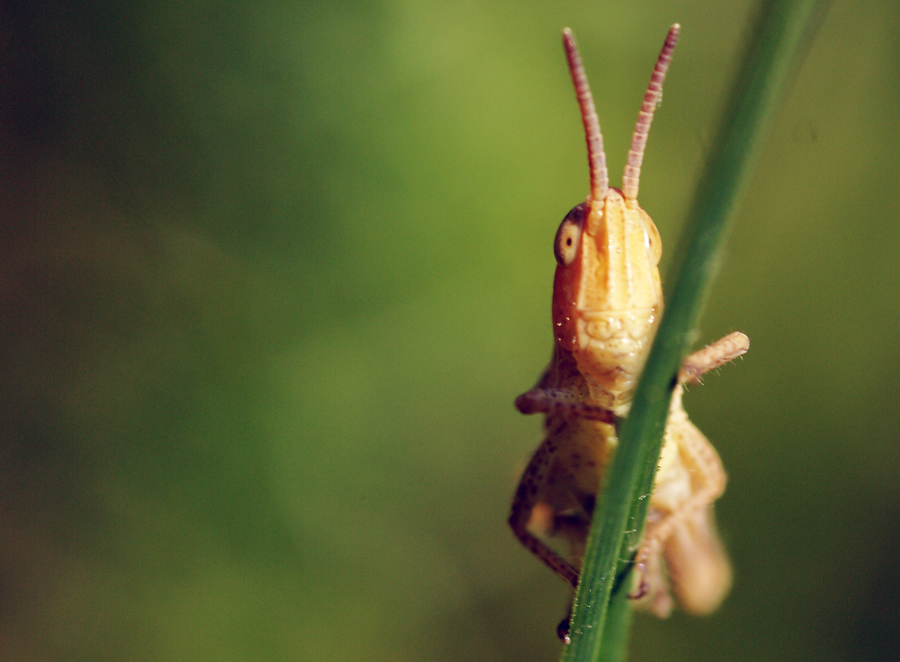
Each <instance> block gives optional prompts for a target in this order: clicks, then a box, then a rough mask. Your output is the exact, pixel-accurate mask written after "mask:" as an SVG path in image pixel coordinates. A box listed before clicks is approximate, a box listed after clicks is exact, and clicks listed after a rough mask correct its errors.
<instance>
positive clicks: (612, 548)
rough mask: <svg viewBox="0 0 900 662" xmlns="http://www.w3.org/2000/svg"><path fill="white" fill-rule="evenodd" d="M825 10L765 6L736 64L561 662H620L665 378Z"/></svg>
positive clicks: (805, 3)
mask: <svg viewBox="0 0 900 662" xmlns="http://www.w3.org/2000/svg"><path fill="white" fill-rule="evenodd" d="M827 5H828V0H769V1H768V2H766V3H765V4H764V5H763V7H762V9H761V12H760V15H759V20H758V22H757V25H756V30H755V31H754V32H753V33H752V38H751V40H750V42H749V44H748V46H747V50H746V53H745V54H744V56H743V57H742V58H741V61H742V62H743V66H742V67H741V69H740V71H739V73H738V76H737V77H736V79H735V84H734V87H733V89H732V91H731V94H730V95H729V97H728V98H729V100H730V101H729V106H728V108H727V110H726V112H725V115H724V117H723V121H722V124H721V127H720V130H719V133H718V137H717V140H716V141H715V143H714V152H713V154H712V155H711V158H710V160H709V162H708V163H707V166H706V169H705V171H704V175H703V177H702V179H701V181H700V185H699V187H698V190H697V194H696V196H695V198H694V201H693V204H692V206H691V211H690V214H689V218H688V223H687V226H686V229H685V233H684V238H683V239H682V242H681V243H680V244H679V246H678V250H677V256H678V258H676V260H678V259H679V258H680V261H677V262H676V263H675V264H674V265H673V270H672V275H673V278H672V279H671V282H672V283H673V284H674V287H673V288H672V290H671V291H670V296H669V301H668V304H667V308H666V312H665V314H664V315H663V318H662V320H661V322H660V326H659V330H658V331H657V335H656V339H655V341H654V343H653V347H652V349H651V351H650V355H649V357H648V360H647V364H646V367H645V369H644V374H643V375H642V378H641V381H640V384H639V385H638V388H637V391H636V393H635V397H634V401H633V404H632V407H631V412H630V414H629V416H628V418H626V419H625V420H624V421H623V422H622V424H621V425H620V429H619V431H618V432H619V448H618V450H617V451H616V454H615V457H614V459H613V462H612V465H611V467H610V470H609V474H608V475H607V477H606V487H605V489H604V492H603V494H602V495H601V498H600V501H599V504H598V507H597V509H596V511H595V517H594V521H593V523H592V525H591V532H590V535H589V537H588V545H587V550H586V553H585V558H584V562H583V565H582V574H581V581H580V583H579V586H578V590H577V592H576V595H575V601H574V604H573V607H572V610H573V611H572V620H571V626H570V637H571V643H570V644H569V645H568V646H566V649H565V652H564V654H563V660H564V661H565V662H596V661H597V660H601V659H602V660H622V659H624V657H625V646H626V643H627V638H628V636H627V632H624V633H623V632H622V630H627V629H628V626H629V623H630V619H629V618H627V617H623V616H622V614H621V611H622V610H624V611H626V612H627V611H630V609H629V607H628V605H627V597H626V596H625V595H623V594H627V592H628V582H622V583H621V585H620V586H619V588H618V590H617V595H616V596H614V603H613V606H610V595H611V590H612V587H613V584H614V580H615V578H616V576H617V574H619V573H621V572H623V571H624V570H625V569H627V564H623V563H622V561H621V560H622V559H629V558H632V557H633V554H634V551H635V549H636V547H637V544H638V541H639V540H640V537H641V533H642V531H643V525H644V521H645V520H646V515H647V509H648V506H649V499H648V498H642V497H645V496H646V495H649V494H650V492H651V489H652V485H653V479H654V476H655V471H656V465H657V462H658V458H659V454H660V451H661V448H662V438H663V432H664V429H665V423H666V416H667V413H668V406H669V400H670V398H671V392H672V388H673V386H674V381H675V375H676V374H677V372H678V368H679V367H680V364H681V362H682V361H683V360H684V356H685V355H686V354H687V351H688V347H689V344H690V336H691V333H692V331H693V329H694V327H695V325H696V322H697V320H698V318H699V315H700V311H701V308H702V305H703V301H704V300H705V297H706V293H707V291H708V289H709V285H710V283H711V280H712V277H713V275H714V273H715V271H716V269H715V267H716V264H717V262H718V259H719V253H720V250H721V246H722V243H723V239H724V236H725V232H726V229H727V227H728V225H729V224H730V222H731V219H732V217H733V216H734V212H735V208H736V205H737V201H738V198H739V197H740V195H741V193H742V192H743V190H744V188H745V187H746V182H747V179H748V173H749V171H750V168H751V166H752V164H753V161H754V159H755V157H756V154H757V152H758V149H759V145H760V142H761V137H762V135H763V133H764V131H765V128H766V126H767V124H768V122H769V120H770V118H771V116H772V114H773V111H774V109H775V108H776V106H777V103H778V101H779V100H780V99H781V97H782V95H783V93H784V91H785V89H786V88H787V86H788V83H789V81H790V79H791V77H792V74H793V73H794V72H795V71H796V69H797V65H798V63H799V61H800V56H801V54H802V53H803V52H804V51H805V48H806V46H808V44H809V42H810V41H811V37H812V34H813V33H814V29H815V27H816V25H817V24H818V20H819V19H820V18H821V16H822V15H823V14H824V11H825V9H826V8H827ZM626 530H628V531H630V535H628V536H627V537H626V535H625V531H626ZM608 607H609V610H608ZM608 614H609V617H608Z"/></svg>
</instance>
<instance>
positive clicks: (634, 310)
mask: <svg viewBox="0 0 900 662" xmlns="http://www.w3.org/2000/svg"><path fill="white" fill-rule="evenodd" d="M678 29H679V28H678V26H677V25H675V26H673V27H672V29H671V30H670V31H669V34H668V36H667V38H666V42H665V45H664V46H663V49H662V52H661V53H660V56H659V59H658V60H657V63H656V67H655V69H654V72H653V77H652V78H651V80H650V85H649V86H648V89H647V92H646V94H645V96H644V103H643V105H642V108H641V112H640V115H639V117H638V123H637V127H636V129H635V133H634V138H633V139H632V146H631V150H630V151H629V155H628V164H627V166H626V168H625V176H624V178H623V186H622V190H618V189H614V188H610V187H609V185H608V174H607V170H606V157H605V155H604V153H603V142H602V137H601V134H600V126H599V122H598V120H597V115H596V112H595V110H594V103H593V99H592V97H591V93H590V89H589V87H588V83H587V79H586V77H585V75H584V70H583V68H582V65H581V60H580V57H579V55H578V51H577V48H576V46H575V41H574V38H573V37H572V34H571V32H570V31H568V30H565V31H564V32H563V43H564V46H565V49H566V54H567V57H568V60H569V69H570V71H571V73H572V79H573V82H574V84H575V90H576V93H577V96H578V101H579V105H580V107H581V115H582V120H583V123H584V127H585V134H586V137H587V144H588V161H589V165H590V172H591V193H590V195H589V196H588V198H587V201H586V202H584V203H582V204H580V205H577V206H576V207H575V208H573V209H572V210H571V211H570V212H569V213H568V214H567V215H566V217H565V218H564V219H563V221H562V223H561V224H560V227H559V230H558V232H557V234H556V241H555V246H554V253H555V255H556V260H557V269H556V276H555V278H554V284H553V310H552V312H553V329H554V338H555V343H554V349H553V357H552V359H551V361H550V365H549V366H548V367H547V370H546V371H545V372H544V374H543V375H542V376H541V378H540V380H539V381H538V383H537V384H536V385H535V387H534V388H533V389H531V390H530V391H528V392H526V393H523V394H522V395H521V396H519V398H518V399H517V400H516V406H517V407H518V408H519V410H520V411H521V412H522V413H525V414H531V413H538V412H540V413H544V414H546V420H545V424H544V427H545V430H546V438H545V440H544V442H543V443H542V444H541V446H540V447H539V448H538V449H537V451H536V452H535V454H534V456H533V457H532V459H531V462H530V463H529V465H528V467H527V469H526V470H525V473H524V475H523V476H522V479H521V482H520V484H519V487H518V490H517V492H516V495H515V499H514V501H513V507H512V513H511V515H510V520H509V521H510V526H511V527H512V529H513V531H514V532H515V534H516V536H517V537H518V538H519V539H520V540H521V541H522V543H523V544H524V545H525V546H526V547H528V548H529V549H530V550H531V551H532V552H533V553H534V554H536V555H537V556H538V557H539V558H540V559H541V560H543V561H544V563H546V564H547V565H548V566H549V567H550V568H551V569H552V570H554V571H555V572H556V573H558V574H559V575H560V576H562V577H563V578H565V579H566V580H568V581H569V582H570V583H571V584H572V585H573V586H575V585H576V584H577V582H578V573H579V570H580V567H581V560H582V557H583V555H584V545H585V542H586V540H587V533H588V528H589V526H590V521H591V518H592V516H593V510H594V505H595V501H596V498H597V494H598V492H599V490H600V489H601V488H602V484H601V483H602V480H603V476H604V475H605V474H606V469H607V465H608V464H609V462H610V459H611V457H612V454H613V452H614V451H615V448H616V445H617V444H618V438H617V436H616V428H615V424H616V422H617V420H618V419H619V418H620V417H623V416H626V415H627V414H628V410H629V408H630V406H631V400H632V396H633V394H634V388H635V386H636V384H637V380H638V378H639V377H640V373H641V371H642V370H643V366H644V362H645V361H646V358H647V353H648V351H649V348H650V344H651V342H652V340H653V336H654V334H655V331H656V326H657V323H658V321H659V317H660V315H661V314H662V305H663V303H662V287H661V285H660V278H659V270H658V268H657V264H658V263H659V258H660V254H661V250H662V244H661V241H660V238H659V233H658V231H657V229H656V226H655V225H654V223H653V221H652V220H651V219H650V216H649V215H648V214H647V213H646V212H645V211H644V210H643V209H641V208H640V206H639V205H638V203H637V193H638V183H639V177H640V167H641V162H642V159H643V153H644V146H645V144H646V141H647V134H648V132H649V128H650V122H651V120H652V118H653V111H654V110H655V108H656V105H657V103H658V101H659V98H660V95H661V93H662V83H663V79H664V78H665V73H666V70H667V68H668V65H669V62H670V60H671V56H672V50H673V49H674V47H675V42H676V40H677V37H678ZM748 347H749V341H748V340H747V337H746V336H745V335H743V334H741V333H733V334H731V335H729V336H726V337H725V338H722V339H721V340H719V341H718V342H716V343H713V344H712V345H710V346H709V347H707V348H705V349H703V350H700V351H699V352H697V353H695V354H693V355H691V356H690V357H688V358H687V359H686V361H685V363H684V365H683V368H682V370H681V372H680V373H679V378H678V386H676V388H675V392H674V393H673V396H672V401H671V406H670V412H669V419H668V422H667V425H666V432H665V439H664V442H663V451H662V457H661V458H660V465H659V471H658V473H657V475H656V480H655V483H654V487H653V493H652V495H651V496H650V509H649V515H648V520H647V526H646V529H645V532H644V537H643V540H642V541H641V545H640V548H639V549H638V551H637V554H636V556H635V564H636V565H637V567H638V569H639V572H638V573H636V574H637V576H638V578H639V583H638V585H637V588H636V590H635V593H634V594H633V595H634V597H635V598H640V601H639V602H638V603H637V604H638V605H639V606H642V607H644V608H646V609H649V610H650V611H652V612H653V613H655V614H657V615H659V616H666V615H668V614H669V612H670V611H671V608H672V599H671V597H670V592H669V584H670V582H671V587H672V588H673V589H674V592H675V594H676V597H677V598H678V601H679V603H680V604H681V606H682V608H683V609H685V610H686V611H688V612H691V613H696V614H703V613H708V612H710V611H712V610H713V609H715V608H716V607H717V606H718V605H719V603H720V602H721V601H722V599H723V598H724V596H725V594H726V593H727V592H728V590H729V588H730V585H731V568H730V565H729V563H728V559H727V557H726V556H725V553H724V551H723V548H722V545H721V543H720V542H719V538H718V536H717V534H716V532H715V526H714V523H713V514H712V506H711V504H712V503H713V501H714V500H715V499H716V498H717V497H718V496H719V495H720V494H721V493H722V491H723V490H724V487H725V473H724V471H723V469H722V465H721V462H720V460H719V457H718V455H717V454H716V451H715V449H714V448H713V447H712V445H711V444H710V443H709V441H707V439H706V437H704V436H703V434H702V433H701V432H700V431H699V430H698V429H697V428H696V427H694V425H693V424H692V423H691V422H690V421H689V420H688V417H687V414H686V413H685V411H684V409H683V407H682V404H681V384H682V383H685V382H688V381H693V380H696V379H697V378H698V377H699V376H700V375H702V374H703V373H704V372H706V371H708V370H710V369H712V368H714V367H717V366H719V365H722V364H723V363H725V362H727V361H730V360H732V359H733V358H735V357H736V356H739V355H741V354H743V353H744V352H746V351H747V349H748ZM667 576H668V580H667Z"/></svg>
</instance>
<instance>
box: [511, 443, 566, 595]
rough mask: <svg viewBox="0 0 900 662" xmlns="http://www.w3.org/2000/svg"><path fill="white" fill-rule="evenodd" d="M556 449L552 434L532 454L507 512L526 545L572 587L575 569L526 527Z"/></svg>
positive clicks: (551, 516)
mask: <svg viewBox="0 0 900 662" xmlns="http://www.w3.org/2000/svg"><path fill="white" fill-rule="evenodd" d="M558 449H559V446H558V444H557V442H556V441H554V439H553V435H552V434H551V435H550V436H548V437H547V439H545V440H544V443H542V444H541V445H540V447H539V448H538V449H537V451H536V452H535V454H534V456H533V457H532V458H531V461H530V462H529V463H528V467H527V468H526V469H525V472H524V473H523V474H522V479H521V480H520V481H519V487H518V488H517V489H516V495H515V497H514V498H513V504H512V511H511V512H510V515H509V526H510V528H512V530H513V533H514V534H515V535H516V537H517V538H518V539H519V540H520V541H521V543H522V544H523V545H525V547H527V548H528V549H529V550H530V551H531V552H532V553H533V554H534V555H535V556H537V557H538V558H539V559H541V560H542V561H543V562H544V563H545V564H546V565H547V566H548V567H549V568H550V569H551V570H552V571H553V572H555V573H556V574H558V575H559V576H560V577H562V578H563V579H565V580H566V581H567V582H569V583H570V584H571V585H572V586H573V587H574V586H577V585H578V571H577V570H576V569H575V568H573V567H572V566H571V565H570V564H569V563H567V562H566V561H565V559H563V558H562V557H561V556H560V555H559V554H557V553H556V552H555V551H554V550H553V549H551V548H550V547H549V546H548V545H546V544H544V542H543V541H541V540H540V539H539V538H538V537H537V536H535V535H534V534H533V533H531V531H529V530H528V524H529V522H530V521H531V519H532V515H533V513H534V510H535V508H536V507H537V506H538V505H539V504H538V503H537V496H538V493H539V492H540V489H541V486H542V485H543V484H544V483H545V482H546V480H547V476H548V474H549V472H550V468H551V466H552V464H553V458H554V457H555V456H556V452H557V450H558ZM547 510H548V511H550V507H549V506H547ZM545 515H546V516H547V517H548V518H551V519H552V518H553V517H554V516H555V514H554V513H553V512H552V511H550V512H547V513H545Z"/></svg>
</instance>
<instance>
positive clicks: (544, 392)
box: [515, 387, 617, 425]
mask: <svg viewBox="0 0 900 662" xmlns="http://www.w3.org/2000/svg"><path fill="white" fill-rule="evenodd" d="M581 397H582V396H581V395H580V394H578V393H577V392H576V391H575V390H574V389H563V388H539V387H536V388H533V389H531V390H530V391H526V392H525V393H523V394H522V395H520V396H519V397H518V398H516V402H515V405H516V409H518V410H519V411H520V412H521V413H523V414H547V415H548V416H552V415H556V414H563V415H567V416H571V417H578V418H583V419H585V420H588V421H599V422H600V423H609V424H610V425H615V423H616V420H617V417H616V415H615V414H613V413H612V412H611V411H610V410H609V409H606V408H605V407H600V406H598V405H590V404H587V403H586V402H583V401H582V400H580V398H581Z"/></svg>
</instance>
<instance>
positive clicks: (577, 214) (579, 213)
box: [553, 203, 585, 267]
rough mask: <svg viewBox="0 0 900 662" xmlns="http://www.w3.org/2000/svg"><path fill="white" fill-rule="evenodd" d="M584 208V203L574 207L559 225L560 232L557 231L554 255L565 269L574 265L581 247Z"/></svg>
mask: <svg viewBox="0 0 900 662" xmlns="http://www.w3.org/2000/svg"><path fill="white" fill-rule="evenodd" d="M584 207H585V205H584V203H581V204H580V205H578V206H577V207H573V208H572V211H570V212H569V213H568V214H566V217H565V218H564V219H563V222H562V223H560V224H559V230H557V231H556V242H555V243H554V245H553V253H554V254H555V255H556V261H557V262H558V263H559V264H560V265H562V266H564V267H567V266H569V265H570V264H572V262H573V261H574V260H575V256H576V255H578V247H579V246H580V245H581V229H582V227H584Z"/></svg>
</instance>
